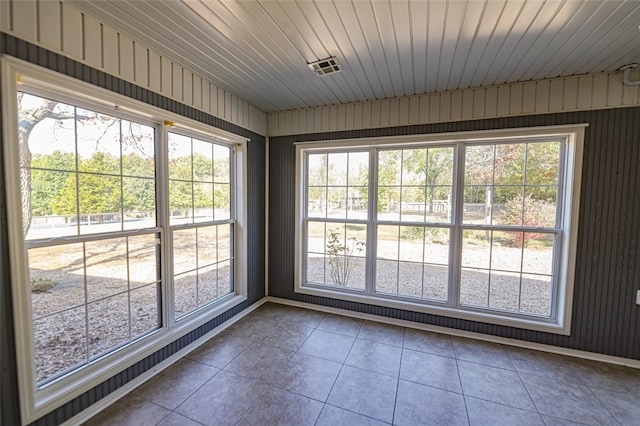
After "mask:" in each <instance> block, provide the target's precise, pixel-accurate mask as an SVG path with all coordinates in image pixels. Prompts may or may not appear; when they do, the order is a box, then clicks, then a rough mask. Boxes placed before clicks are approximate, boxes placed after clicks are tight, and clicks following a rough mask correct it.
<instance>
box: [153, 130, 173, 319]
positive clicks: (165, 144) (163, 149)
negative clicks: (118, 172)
mask: <svg viewBox="0 0 640 426" xmlns="http://www.w3.org/2000/svg"><path fill="white" fill-rule="evenodd" d="M168 131H169V127H168V126H167V125H162V126H158V127H156V133H157V138H156V152H157V157H156V161H157V163H156V194H157V213H156V214H157V224H158V226H159V227H160V228H161V229H162V230H163V231H164V232H163V233H162V235H161V237H160V255H161V258H160V268H159V269H160V273H161V275H160V283H161V284H160V285H161V288H160V290H159V293H160V294H161V295H162V302H161V306H160V307H161V310H160V316H161V318H162V324H163V326H165V327H167V326H168V327H171V325H172V324H173V323H174V322H175V315H174V309H173V305H174V303H173V285H170V284H172V283H173V262H171V259H172V253H173V238H172V233H173V231H172V229H171V227H170V223H169V218H170V216H171V212H170V206H169V136H168Z"/></svg>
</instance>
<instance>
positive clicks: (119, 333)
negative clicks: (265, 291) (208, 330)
mask: <svg viewBox="0 0 640 426" xmlns="http://www.w3.org/2000/svg"><path fill="white" fill-rule="evenodd" d="M191 234H193V235H189V233H183V234H182V235H178V236H177V238H176V244H175V247H176V248H177V249H178V250H177V252H178V253H181V255H180V256H178V258H177V259H176V270H178V272H182V273H181V274H180V275H178V276H177V277H176V280H175V312H176V316H180V315H181V314H183V313H185V312H188V311H190V310H192V309H193V308H196V307H197V306H198V305H199V304H200V305H201V304H203V303H206V302H207V301H210V300H213V299H216V298H217V297H219V296H223V295H225V294H227V293H228V292H229V289H230V274H229V272H230V271H229V265H230V262H229V261H226V262H221V263H219V264H218V266H215V265H213V266H209V267H205V268H202V269H201V270H200V272H199V277H197V274H196V272H195V271H192V272H183V271H188V270H189V269H190V268H191V269H192V268H195V267H196V266H195V261H194V255H193V254H194V253H196V242H195V233H194V232H193V231H191ZM209 241H211V240H209ZM213 241H214V242H213V243H208V244H202V243H201V244H200V245H199V246H198V249H199V251H198V253H200V256H201V259H202V261H203V262H206V263H207V264H208V263H209V262H211V261H213V262H215V261H216V257H215V252H216V244H215V239H213ZM127 243H128V248H129V259H128V263H129V268H127V255H126V254H127ZM84 250H85V256H86V259H87V265H86V275H85V265H84V264H83V262H82V253H83V247H82V244H72V245H66V246H56V247H48V248H43V249H34V250H30V252H29V264H30V271H31V278H32V280H33V281H34V282H35V283H40V284H48V283H50V282H52V283H55V286H54V287H53V288H50V289H48V290H45V291H42V292H37V293H32V295H31V301H32V314H33V317H34V323H33V326H34V345H35V346H34V348H35V353H36V357H35V361H36V378H37V381H42V380H45V379H48V378H51V377H53V376H55V375H57V374H59V373H61V372H64V371H67V370H68V369H70V368H72V367H74V366H75V365H79V364H85V363H87V362H88V360H91V359H95V358H96V357H100V356H102V355H104V354H105V352H107V351H110V350H111V349H113V348H116V347H118V346H120V345H124V344H126V343H128V342H130V341H131V340H134V339H136V338H138V337H139V336H140V335H143V334H145V333H148V332H150V331H153V330H155V329H157V328H158V326H159V325H160V319H159V310H158V300H159V297H158V290H159V285H158V284H157V282H155V281H156V264H157V262H156V244H155V236H154V235H147V236H139V237H129V241H128V242H127V241H126V239H124V238H122V239H114V240H106V241H98V242H93V243H86V245H85V248H84ZM228 252H229V246H228V243H227V244H223V243H222V241H221V243H220V244H219V247H218V253H219V254H220V257H221V258H222V257H223V253H228ZM207 255H209V256H208V257H207ZM227 257H228V256H227ZM127 271H129V280H127ZM85 276H86V287H85ZM198 280H199V281H198ZM198 282H199V285H198ZM85 288H86V291H85ZM85 301H86V302H87V305H86V308H85Z"/></svg>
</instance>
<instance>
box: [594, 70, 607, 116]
mask: <svg viewBox="0 0 640 426" xmlns="http://www.w3.org/2000/svg"><path fill="white" fill-rule="evenodd" d="M608 91H609V76H608V75H607V74H596V75H595V76H593V94H592V95H591V102H592V105H591V106H592V107H593V108H603V107H605V106H607V93H608Z"/></svg>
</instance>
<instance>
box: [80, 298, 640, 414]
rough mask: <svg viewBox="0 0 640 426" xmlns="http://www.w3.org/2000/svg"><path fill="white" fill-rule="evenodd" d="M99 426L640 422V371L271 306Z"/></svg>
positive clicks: (116, 408) (115, 408) (124, 402)
mask: <svg viewBox="0 0 640 426" xmlns="http://www.w3.org/2000/svg"><path fill="white" fill-rule="evenodd" d="M87 424H89V425H181V426H182V425H185V426H189V425H200V424H204V425H263V426H268V425H314V424H315V425H331V426H335V425H348V426H355V425H384V424H394V425H417V424H432V425H467V424H472V425H518V426H527V425H547V426H551V425H574V424H590V425H619V424H622V425H640V370H634V369H630V368H624V367H619V366H613V365H608V364H602V363H597V362H592V361H585V360H579V359H574V358H568V357H563V356H559V355H553V354H547V353H542V352H536V351H531V350H524V349H517V348H513V347H507V346H501V345H497V344H492V343H486V342H479V341H474V340H469V339H463V338H457V337H450V336H447V335H441V334H436V333H429V332H423V331H417V330H413V329H408V328H407V329H405V328H402V327H395V326H390V325H384V324H380V323H376V322H370V321H360V320H356V319H351V318H346V317H341V316H337V315H331V314H324V313H319V312H315V311H310V310H305V309H298V308H292V307H288V306H281V305H276V304H266V305H263V306H261V307H260V308H258V309H257V310H256V311H254V312H252V313H251V314H249V315H248V316H247V317H246V318H244V319H242V320H241V321H239V322H238V323H237V324H234V325H233V326H232V327H230V328H229V329H227V330H226V331H224V332H223V333H221V334H220V335H218V336H216V337H215V338H213V339H212V340H210V341H209V342H207V343H205V344H204V345H203V346H201V347H200V348H198V349H197V350H196V351H194V352H192V353H191V354H189V355H188V356H186V357H185V358H183V359H181V360H180V361H178V362H177V363H176V364H174V365H173V366H171V367H170V368H168V369H167V370H165V371H164V372H162V373H161V374H160V375H158V376H157V377H155V378H154V379H152V380H150V381H149V382H147V383H145V384H144V385H143V386H141V387H140V388H138V389H136V390H135V391H134V392H132V393H131V394H129V395H128V396H126V397H124V398H123V399H121V400H120V401H118V402H117V403H115V404H114V405H112V406H111V407H109V408H108V409H106V410H105V411H103V412H102V413H100V414H98V415H97V416H96V417H94V418H93V419H91V420H90V421H89V422H88V423H87Z"/></svg>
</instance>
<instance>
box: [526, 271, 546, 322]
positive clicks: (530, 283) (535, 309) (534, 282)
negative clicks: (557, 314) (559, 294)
mask: <svg viewBox="0 0 640 426" xmlns="http://www.w3.org/2000/svg"><path fill="white" fill-rule="evenodd" d="M552 282H553V277H551V276H549V275H532V274H522V295H521V296H520V312H523V313H529V314H534V315H541V316H544V317H548V316H550V315H551V298H552V295H551V289H552Z"/></svg>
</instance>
